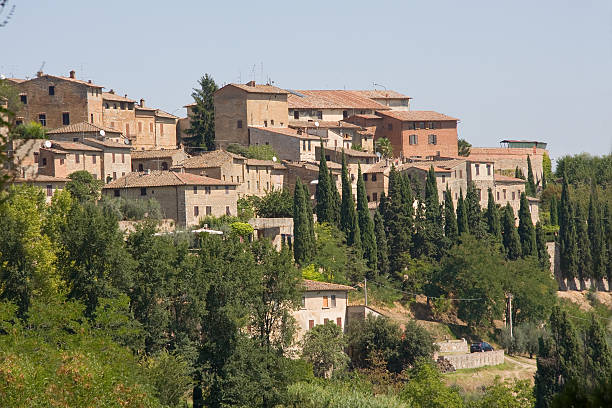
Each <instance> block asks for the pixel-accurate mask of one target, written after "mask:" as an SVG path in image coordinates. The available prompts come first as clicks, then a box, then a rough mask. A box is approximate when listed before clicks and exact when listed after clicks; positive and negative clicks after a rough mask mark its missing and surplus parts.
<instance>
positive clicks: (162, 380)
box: [143, 350, 192, 407]
mask: <svg viewBox="0 0 612 408" xmlns="http://www.w3.org/2000/svg"><path fill="white" fill-rule="evenodd" d="M143 366H144V372H145V375H146V376H147V377H148V378H149V379H150V381H151V382H152V384H153V386H154V387H155V390H156V393H155V396H156V397H157V399H158V400H159V402H160V403H161V404H163V405H164V406H167V407H179V406H180V405H179V404H180V403H181V401H185V399H186V398H185V397H186V395H187V393H188V391H189V390H190V388H191V385H192V380H191V372H190V371H191V367H189V364H188V362H187V361H185V359H184V358H183V357H181V356H180V355H176V354H172V353H169V352H167V351H166V350H163V351H160V352H158V353H155V354H153V355H150V356H147V357H146V359H145V360H144V362H143Z"/></svg>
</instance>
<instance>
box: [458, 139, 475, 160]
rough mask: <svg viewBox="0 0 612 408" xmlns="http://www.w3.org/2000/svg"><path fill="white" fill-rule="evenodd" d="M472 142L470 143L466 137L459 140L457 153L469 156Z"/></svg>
mask: <svg viewBox="0 0 612 408" xmlns="http://www.w3.org/2000/svg"><path fill="white" fill-rule="evenodd" d="M471 147H472V144H471V143H469V142H468V141H467V140H465V139H459V140H458V141H457V154H458V155H459V156H462V157H467V156H469V155H470V149H471Z"/></svg>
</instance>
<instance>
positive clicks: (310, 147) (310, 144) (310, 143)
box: [308, 140, 312, 151]
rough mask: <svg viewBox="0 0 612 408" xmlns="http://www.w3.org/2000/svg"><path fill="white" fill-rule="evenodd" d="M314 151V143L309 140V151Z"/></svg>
mask: <svg viewBox="0 0 612 408" xmlns="http://www.w3.org/2000/svg"><path fill="white" fill-rule="evenodd" d="M311 150H312V142H311V141H310V140H309V141H308V151H311Z"/></svg>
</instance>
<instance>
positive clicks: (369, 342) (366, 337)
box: [347, 315, 402, 368]
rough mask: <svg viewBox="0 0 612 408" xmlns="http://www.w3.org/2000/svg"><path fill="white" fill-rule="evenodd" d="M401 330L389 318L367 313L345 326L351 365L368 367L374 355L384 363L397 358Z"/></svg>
mask: <svg viewBox="0 0 612 408" xmlns="http://www.w3.org/2000/svg"><path fill="white" fill-rule="evenodd" d="M401 336H402V331H401V329H400V327H399V326H398V325H397V323H395V322H393V321H392V320H391V319H389V318H387V317H384V316H379V317H375V316H372V315H368V316H367V317H366V318H365V319H364V320H355V321H354V322H352V323H349V325H348V327H347V338H348V339H347V340H348V351H349V356H350V357H351V361H352V364H353V366H355V367H360V368H366V367H370V365H371V363H372V359H373V358H374V357H378V358H382V359H383V360H384V361H385V363H390V362H391V361H395V360H396V359H397V354H398V348H399V344H400V341H401Z"/></svg>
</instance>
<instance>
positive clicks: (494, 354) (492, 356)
mask: <svg viewBox="0 0 612 408" xmlns="http://www.w3.org/2000/svg"><path fill="white" fill-rule="evenodd" d="M444 359H445V360H448V361H450V362H451V364H452V365H453V366H454V367H455V369H457V370H461V369H463V368H477V367H484V366H491V365H498V364H502V363H503V362H504V350H496V351H485V352H484V353H469V354H451V355H447V356H444Z"/></svg>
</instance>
